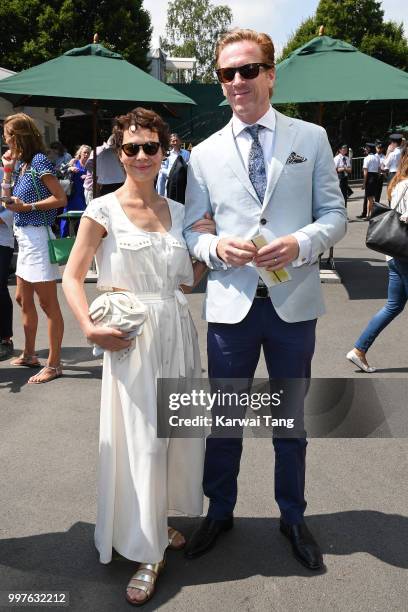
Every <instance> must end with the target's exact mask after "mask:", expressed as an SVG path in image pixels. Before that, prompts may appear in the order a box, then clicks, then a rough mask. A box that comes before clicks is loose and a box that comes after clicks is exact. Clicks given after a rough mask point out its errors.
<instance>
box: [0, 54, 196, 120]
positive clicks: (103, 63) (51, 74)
mask: <svg viewBox="0 0 408 612" xmlns="http://www.w3.org/2000/svg"><path fill="white" fill-rule="evenodd" d="M0 96H2V97H3V98H6V99H7V100H9V101H10V102H11V103H12V104H13V105H14V106H22V105H24V106H51V107H56V106H57V107H58V106H63V107H64V106H65V107H73V108H78V109H80V110H91V109H92V106H93V101H94V100H97V101H98V106H99V108H109V109H112V104H113V106H115V104H114V103H115V102H116V103H122V106H123V103H129V104H132V103H136V102H138V103H143V102H158V103H167V104H195V102H194V100H192V99H191V98H189V97H187V96H185V95H183V94H181V93H180V92H179V91H177V90H176V89H174V88H173V87H169V86H168V85H166V84H165V83H162V82H161V81H158V80H157V79H155V78H154V77H152V76H150V75H149V74H147V73H146V72H144V71H143V70H140V68H137V67H136V66H133V65H132V64H130V63H129V62H127V61H126V60H125V59H123V57H122V56H121V55H119V53H114V52H113V51H110V50H109V49H106V48H105V47H103V46H102V45H100V44H90V45H86V46H85V47H80V48H77V49H71V50H70V51H67V52H66V53H64V54H63V55H61V56H60V57H57V58H55V59H53V60H50V61H48V62H44V63H43V64H40V65H38V66H34V67H33V68H29V69H28V70H24V71H23V72H20V73H19V74H16V75H13V76H11V77H8V78H6V79H3V80H2V81H0ZM116 106H118V104H116Z"/></svg>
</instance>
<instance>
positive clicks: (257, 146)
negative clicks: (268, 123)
mask: <svg viewBox="0 0 408 612" xmlns="http://www.w3.org/2000/svg"><path fill="white" fill-rule="evenodd" d="M263 127H264V126H263V125H258V124H257V123H256V124H255V125H251V126H250V127H246V128H245V130H246V131H247V132H248V134H250V136H251V138H252V145H251V149H250V151H249V157H248V174H249V179H250V181H251V183H252V185H253V186H254V189H255V191H256V193H257V196H258V198H259V201H260V202H261V204H262V202H263V199H264V195H265V191H266V169H265V159H264V154H263V150H262V147H261V143H260V142H259V138H258V135H259V130H262V129H263Z"/></svg>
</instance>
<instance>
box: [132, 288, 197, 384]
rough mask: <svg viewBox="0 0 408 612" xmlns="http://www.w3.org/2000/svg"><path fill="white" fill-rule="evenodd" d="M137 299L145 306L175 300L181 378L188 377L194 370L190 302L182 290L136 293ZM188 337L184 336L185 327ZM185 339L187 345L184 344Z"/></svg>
mask: <svg viewBox="0 0 408 612" xmlns="http://www.w3.org/2000/svg"><path fill="white" fill-rule="evenodd" d="M135 295H136V297H137V298H138V299H139V300H140V301H141V302H143V303H144V304H154V303H157V302H162V301H165V300H174V301H175V304H176V327H177V340H176V342H177V352H178V356H179V365H180V368H179V376H186V375H187V374H186V372H187V370H190V372H192V371H193V369H194V345H193V338H192V325H191V322H190V315H189V310H188V301H187V298H186V296H185V295H184V293H183V292H182V291H180V289H176V290H175V291H174V293H172V292H168V293H136V294H135ZM182 321H184V330H185V334H186V337H184V336H183V326H182ZM183 338H184V340H185V343H184V342H183Z"/></svg>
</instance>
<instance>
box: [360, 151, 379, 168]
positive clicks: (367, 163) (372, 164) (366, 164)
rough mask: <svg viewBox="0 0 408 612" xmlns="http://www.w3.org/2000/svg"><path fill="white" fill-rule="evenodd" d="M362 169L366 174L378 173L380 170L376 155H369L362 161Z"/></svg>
mask: <svg viewBox="0 0 408 612" xmlns="http://www.w3.org/2000/svg"><path fill="white" fill-rule="evenodd" d="M363 168H364V169H365V170H367V172H379V170H380V160H379V158H378V156H377V154H376V153H369V154H368V155H367V156H366V157H365V158H364V161H363Z"/></svg>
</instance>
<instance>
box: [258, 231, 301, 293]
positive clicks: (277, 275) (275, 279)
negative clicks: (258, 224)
mask: <svg viewBox="0 0 408 612" xmlns="http://www.w3.org/2000/svg"><path fill="white" fill-rule="evenodd" d="M250 240H251V242H252V243H253V244H254V245H255V246H256V248H257V249H260V248H261V247H263V246H266V245H267V244H269V243H268V241H267V240H266V238H265V237H264V236H263V235H262V234H257V235H256V236H253V237H252V238H250ZM256 270H257V271H258V274H259V276H260V277H261V278H262V280H263V282H264V283H265V285H266V286H267V287H274V286H275V285H280V284H282V283H287V282H288V281H290V280H291V279H292V277H291V275H290V274H289V272H288V271H287V269H286V268H281V269H280V270H274V271H272V270H267V269H266V268H259V267H258V266H256Z"/></svg>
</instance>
